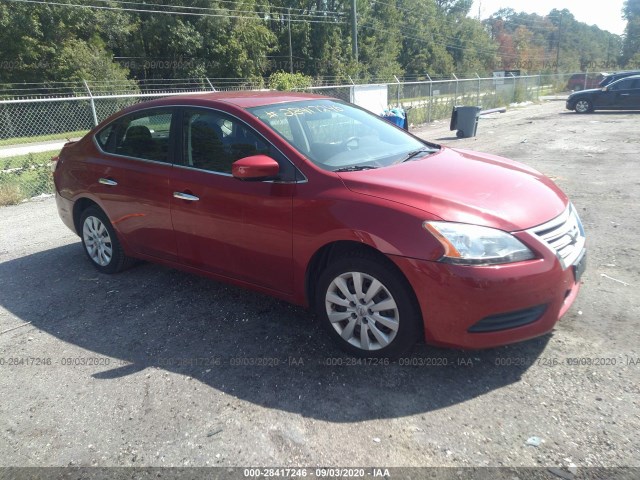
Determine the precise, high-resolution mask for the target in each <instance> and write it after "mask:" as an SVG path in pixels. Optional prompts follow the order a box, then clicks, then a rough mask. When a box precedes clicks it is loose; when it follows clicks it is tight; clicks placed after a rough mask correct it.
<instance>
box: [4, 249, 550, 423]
mask: <svg viewBox="0 0 640 480" xmlns="http://www.w3.org/2000/svg"><path fill="white" fill-rule="evenodd" d="M0 279H2V280H0V304H1V305H2V306H3V307H4V308H6V309H7V310H9V311H10V312H12V313H13V314H14V315H16V316H17V317H19V318H20V319H21V320H23V321H25V322H31V323H32V324H33V325H34V326H36V327H37V328H39V329H41V330H43V331H45V332H47V333H49V334H51V335H53V336H55V337H57V338H59V339H60V340H62V341H63V342H68V343H71V344H74V345H77V346H79V347H81V348H83V349H87V350H90V351H92V352H95V353H96V354H97V355H101V356H102V355H104V356H109V357H113V358H117V359H122V360H125V361H126V362H130V364H128V365H125V366H121V367H117V368H111V367H96V368H97V372H96V373H95V374H94V375H93V376H94V377H95V378H97V379H100V380H101V381H105V382H117V381H118V379H119V378H120V377H123V376H126V375H130V374H133V373H136V372H139V371H141V370H144V369H146V368H150V367H157V368H163V369H166V370H167V371H171V372H174V373H178V374H182V375H188V376H191V377H193V378H194V379H196V380H199V381H200V382H202V383H204V384H206V385H208V386H210V387H211V388H214V389H216V390H219V391H222V392H224V393H225V394H229V395H233V396H235V397H237V398H239V399H242V400H245V401H249V402H253V403H255V404H258V405H262V406H265V407H267V408H273V409H280V410H283V411H287V412H293V413H298V414H300V415H302V416H305V417H312V418H316V419H322V420H328V421H333V422H355V421H361V420H369V419H376V418H394V417H402V416H406V415H413V414H418V413H422V412H428V411H432V410H437V409H440V408H444V407H447V406H449V405H452V404H457V403H460V402H465V401H467V400H469V399H472V398H474V397H477V396H480V395H483V394H485V393H487V392H489V391H491V390H494V389H498V388H502V387H504V386H506V385H509V384H511V383H514V382H517V381H518V380H519V379H520V377H521V375H522V374H523V373H524V371H526V369H527V367H526V366H524V365H522V366H510V367H508V368H505V366H504V365H497V364H496V363H499V362H496V359H500V358H505V357H509V358H515V357H517V358H530V359H535V358H537V357H538V356H539V355H540V353H541V352H542V351H543V350H544V348H545V346H546V344H547V342H548V340H549V336H546V337H542V338H539V339H536V340H533V341H529V342H525V343H522V344H518V345H515V346H510V347H503V348H499V349H492V350H485V351H481V352H460V351H455V350H444V349H442V350H441V349H434V348H432V347H427V346H425V345H418V346H417V347H416V348H415V349H414V351H413V353H412V355H411V356H409V357H408V358H407V359H403V360H402V361H401V362H394V363H391V364H389V365H374V364H369V365H367V364H356V365H349V364H350V363H351V362H353V359H351V358H349V357H346V356H343V355H342V354H341V353H340V352H339V351H337V350H336V349H335V348H334V347H333V345H332V344H331V343H330V341H329V340H328V338H327V337H326V336H325V333H324V332H323V331H322V329H321V328H320V327H319V326H318V325H316V323H315V322H314V321H313V319H312V315H310V314H309V313H308V312H306V311H305V310H303V309H301V308H298V307H295V306H291V305H289V304H286V303H284V302H280V301H277V300H274V299H271V298H270V297H267V296H264V295H260V294H256V293H252V292H248V291H245V290H242V289H239V288H235V287H231V286H227V285H224V284H221V283H217V282H214V281H211V280H209V279H206V278H201V277H197V276H194V275H190V274H185V273H181V272H179V271H176V270H172V269H168V268H164V267H160V266H156V265H149V264H142V265H139V266H137V267H135V268H133V269H131V270H128V271H126V272H124V273H122V274H119V275H113V276H107V275H102V274H100V273H98V272H97V271H96V270H95V269H94V268H93V267H92V266H91V265H90V264H89V262H88V261H87V260H86V258H85V257H84V254H83V252H82V250H81V247H80V244H79V243H78V244H72V245H66V246H63V247H59V248H55V249H52V250H47V251H43V252H40V253H36V254H33V255H29V256H26V257H22V258H18V259H15V260H10V261H7V262H4V263H1V264H0ZM47 353H48V354H50V355H53V354H54V352H47ZM290 359H293V360H295V361H293V362H291V361H290ZM257 363H260V364H262V365H256V364H257ZM365 363H366V362H365ZM406 363H413V364H415V365H414V366H407V365H405V364H406Z"/></svg>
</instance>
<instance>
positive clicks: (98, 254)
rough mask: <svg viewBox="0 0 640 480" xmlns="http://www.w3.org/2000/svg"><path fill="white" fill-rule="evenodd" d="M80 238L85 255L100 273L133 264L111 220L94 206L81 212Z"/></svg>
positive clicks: (112, 271)
mask: <svg viewBox="0 0 640 480" xmlns="http://www.w3.org/2000/svg"><path fill="white" fill-rule="evenodd" d="M80 238H81V239H82V246H83V247H84V252H85V253H86V254H87V257H88V258H89V260H90V261H91V263H92V264H93V266H94V267H96V268H97V269H98V270H99V271H100V272H102V273H117V272H120V271H122V270H124V269H126V268H128V267H130V266H131V265H132V264H133V259H131V258H129V257H127V256H126V255H125V254H124V250H123V249H122V245H120V242H119V241H118V237H117V235H116V232H115V230H114V229H113V226H112V225H111V222H110V221H109V219H108V218H107V216H106V215H105V213H104V212H103V211H102V210H101V209H100V208H98V207H96V206H91V207H89V208H87V209H85V210H84V211H83V212H82V215H81V216H80Z"/></svg>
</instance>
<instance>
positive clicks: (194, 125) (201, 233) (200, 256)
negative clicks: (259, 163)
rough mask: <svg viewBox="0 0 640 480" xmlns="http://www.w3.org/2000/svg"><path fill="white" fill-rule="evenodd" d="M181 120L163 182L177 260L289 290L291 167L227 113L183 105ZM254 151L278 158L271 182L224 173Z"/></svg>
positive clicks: (262, 139) (294, 184) (248, 280)
mask: <svg viewBox="0 0 640 480" xmlns="http://www.w3.org/2000/svg"><path fill="white" fill-rule="evenodd" d="M181 116H182V119H181V121H180V125H181V135H180V139H181V148H180V157H181V165H176V167H175V171H174V173H173V175H172V178H171V184H170V186H171V191H172V194H173V199H172V204H171V216H172V219H173V227H174V231H175V234H176V241H177V246H178V255H179V257H180V261H181V262H182V263H185V264H187V265H189V266H193V267H196V268H199V269H202V270H205V271H209V272H212V273H216V274H219V275H224V276H227V277H231V278H235V279H238V280H242V281H246V282H249V283H253V284H256V285H261V286H264V287H267V288H270V289H273V290H276V291H280V292H285V293H289V292H291V291H292V288H293V283H292V280H293V260H292V242H293V239H292V198H293V197H292V196H293V193H294V191H295V188H296V183H295V182H296V169H295V167H294V166H293V165H292V164H291V163H290V162H289V161H288V160H287V159H286V158H285V157H284V156H283V155H282V154H281V153H280V152H279V151H277V150H276V149H275V147H273V146H272V145H271V144H270V143H269V142H267V141H266V140H265V139H264V138H263V137H262V136H261V135H259V134H258V133H257V132H256V131H255V130H253V128H251V127H250V126H249V125H247V124H246V123H244V122H243V121H241V120H240V119H238V118H236V117H234V116H231V115H229V114H227V113H224V112H222V111H219V110H213V109H208V108H187V107H185V108H184V109H183V110H182V112H181ZM256 154H266V155H269V156H270V157H272V158H274V159H275V160H277V161H278V163H279V164H280V176H279V178H278V179H277V180H275V181H241V180H237V179H235V178H234V177H233V176H232V175H231V164H232V163H233V162H234V161H235V160H238V159H240V158H243V157H247V156H250V155H256Z"/></svg>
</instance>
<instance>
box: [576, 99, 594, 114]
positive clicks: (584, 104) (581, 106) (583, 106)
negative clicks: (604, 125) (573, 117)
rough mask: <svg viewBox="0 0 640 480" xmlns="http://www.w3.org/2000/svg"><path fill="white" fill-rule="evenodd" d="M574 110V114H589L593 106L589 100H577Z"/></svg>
mask: <svg viewBox="0 0 640 480" xmlns="http://www.w3.org/2000/svg"><path fill="white" fill-rule="evenodd" d="M574 109H575V111H576V113H589V112H591V111H593V104H592V103H591V102H590V101H589V100H578V101H577V102H576V105H575V107H574Z"/></svg>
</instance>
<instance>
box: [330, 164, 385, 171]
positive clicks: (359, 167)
mask: <svg viewBox="0 0 640 480" xmlns="http://www.w3.org/2000/svg"><path fill="white" fill-rule="evenodd" d="M374 168H378V167H374V166H372V165H350V166H348V167H342V168H338V169H336V170H334V172H357V171H359V170H373V169H374Z"/></svg>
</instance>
